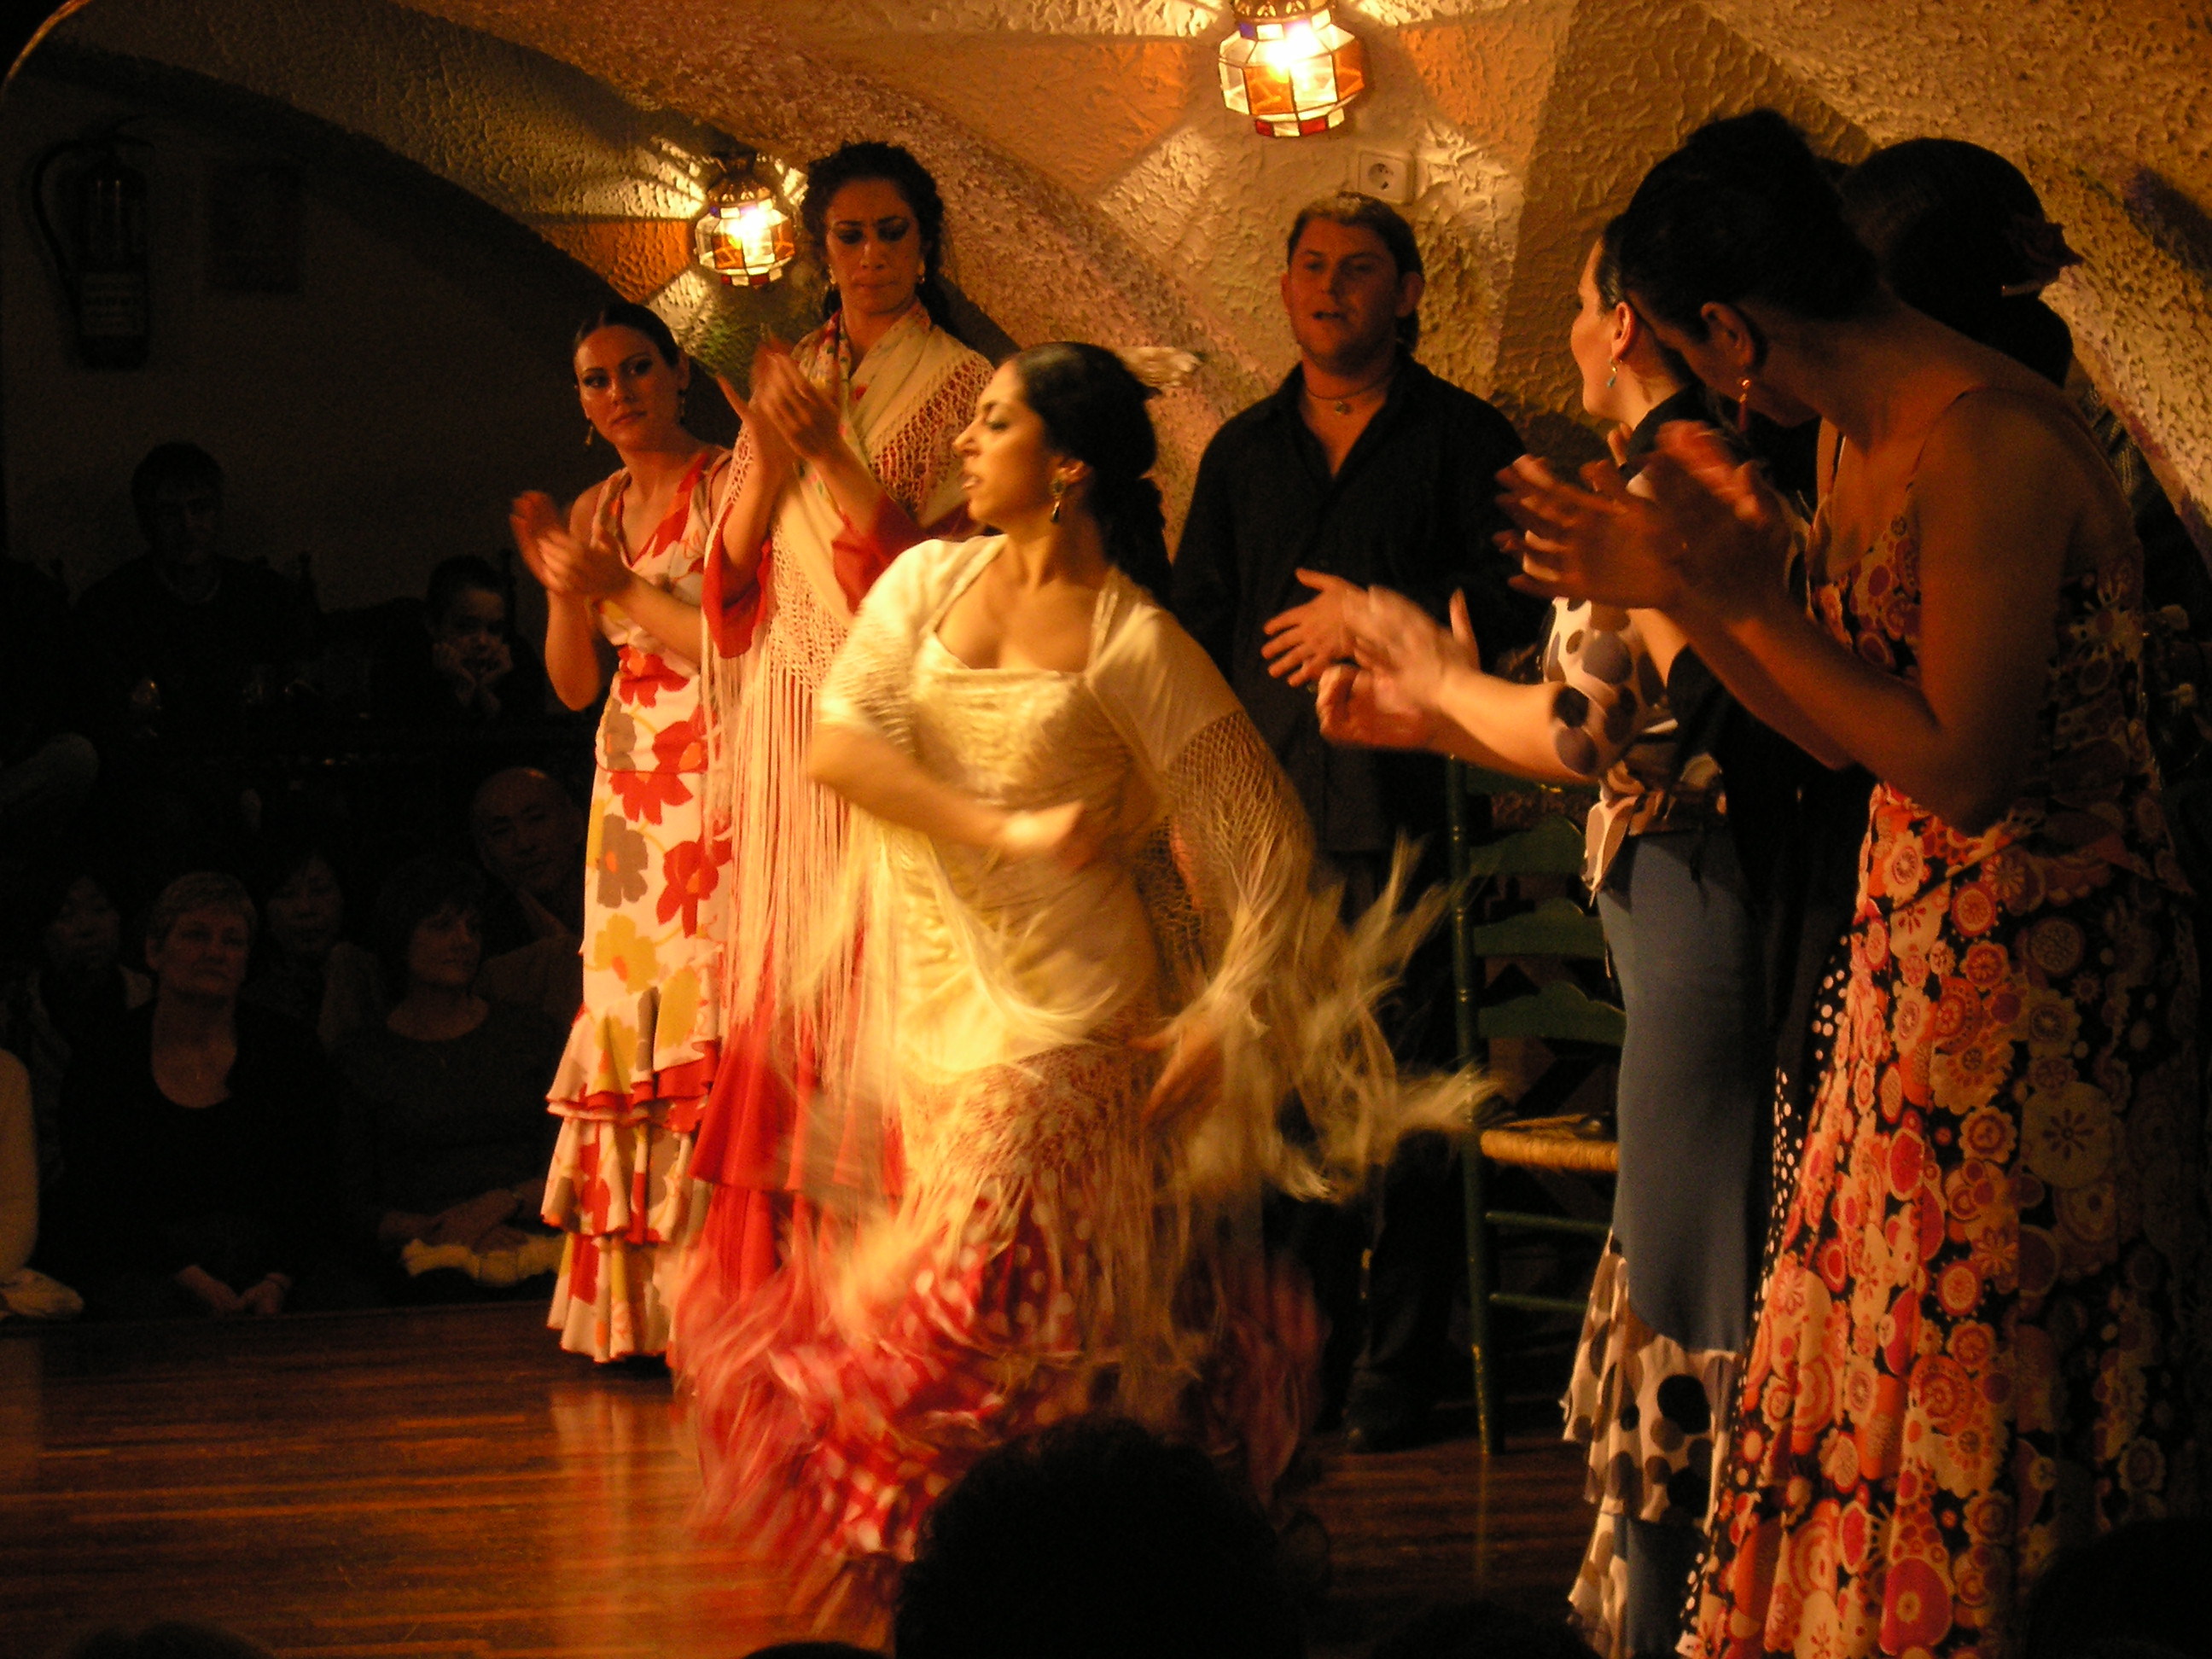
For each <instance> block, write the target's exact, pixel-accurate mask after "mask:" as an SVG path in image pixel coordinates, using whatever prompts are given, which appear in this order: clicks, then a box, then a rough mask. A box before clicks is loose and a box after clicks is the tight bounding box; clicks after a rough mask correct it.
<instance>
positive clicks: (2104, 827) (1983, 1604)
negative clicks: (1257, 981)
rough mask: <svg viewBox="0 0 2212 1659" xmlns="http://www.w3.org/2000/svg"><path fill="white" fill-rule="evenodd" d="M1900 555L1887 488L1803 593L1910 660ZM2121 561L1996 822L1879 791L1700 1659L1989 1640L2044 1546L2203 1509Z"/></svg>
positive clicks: (2154, 801) (2182, 1197)
mask: <svg viewBox="0 0 2212 1659" xmlns="http://www.w3.org/2000/svg"><path fill="white" fill-rule="evenodd" d="M1823 534H1824V525H1823V524H1816V526H1815V528H1814V540H1815V542H1816V543H1817V542H1818V541H1819V540H1820V538H1821V537H1822V535H1823ZM1918 559H1919V548H1918V536H1917V520H1916V516H1915V507H1914V503H1913V500H1912V497H1911V495H1910V493H1909V492H1908V495H1907V497H1906V501H1905V507H1904V508H1903V510H1902V511H1901V512H1900V513H1899V516H1898V517H1897V518H1896V520H1894V521H1893V523H1892V525H1891V526H1890V527H1889V529H1888V531H1887V533H1886V534H1884V535H1883V536H1881V538H1878V540H1877V542H1876V544H1875V548H1874V549H1873V550H1872V551H1871V552H1869V554H1868V555H1867V556H1866V557H1864V558H1863V559H1862V560H1861V561H1859V562H1857V564H1855V565H1852V566H1851V567H1850V568H1847V569H1845V570H1844V571H1842V572H1840V573H1839V574H1838V576H1837V577H1836V579H1835V580H1832V582H1830V583H1829V584H1828V585H1826V586H1823V587H1821V588H1820V589H1818V590H1816V592H1815V594H1814V603H1815V605H1816V608H1817V611H1818V614H1819V616H1820V619H1821V621H1822V622H1823V623H1825V625H1826V627H1827V629H1829V631H1831V632H1832V633H1833V634H1834V635H1836V636H1837V637H1838V639H1839V640H1842V641H1844V642H1845V643H1846V644H1847V645H1849V646H1850V647H1851V648H1853V649H1854V650H1856V651H1857V653H1859V655H1860V656H1861V657H1863V659H1866V660H1867V661H1869V662H1871V663H1874V664H1875V665H1877V666H1880V667H1881V668H1884V669H1886V670H1887V671H1891V672H1893V673H1896V674H1899V675H1902V676H1904V677H1905V678H1908V679H1910V678H1915V677H1916V675H1917V650H1918V645H1919V637H1920V580H1919V568H1918ZM2140 580H2141V562H2140V557H2139V555H2138V554H2137V552H2136V549H2135V547H2134V546H2133V544H2132V543H2130V544H2127V545H2124V546H2116V547H2114V548H2112V549H2111V550H2108V552H2107V553H2106V556H2103V557H2101V558H2100V559H2099V560H2098V561H2097V562H2096V563H2095V565H2094V568H2090V569H2088V570H2086V571H2081V572H2079V573H2076V574H2073V575H2070V576H2069V578H2068V579H2067V580H2066V581H2065V583H2064V585H2063V587H2062V589H2061V593H2060V599H2059V616H2058V649H2057V654H2056V656H2055V657H2054V659H2053V660H2052V663H2051V669H2050V674H2049V678H2048V681H2047V689H2046V691H2045V698H2044V703H2043V707H2042V709H2041V712H2040V715H2039V732H2040V742H2039V748H2038V753H2039V757H2040V758H2039V763H2037V764H2036V766H2035V767H2034V769H2033V775H2032V776H2031V777H2030V779H2029V781H2028V782H2027V786H2026V787H2025V788H2024V789H2023V791H2022V793H2021V796H2020V798H2019V799H2017V800H2016V801H2015V803H2014V805H2013V806H2012V808H2011V810H2010V811H2009V812H2008V814H2007V815H2006V817H2004V819H2003V820H2002V822H2000V823H1997V824H1996V825H1995V826H1993V827H1992V828H1990V829H1988V830H1986V831H1984V832H1983V833H1982V834H1980V835H1977V836H1966V835H1963V834H1960V832H1959V831H1957V830H1955V829H1953V828H1952V827H1951V826H1950V825H1949V824H1948V823H1945V822H1944V821H1943V820H1942V819H1941V818H1940V817H1937V816H1936V814H1935V813H1933V812H1931V811H1929V810H1928V809H1927V808H1925V807H1923V806H1921V805H1918V804H1917V803H1916V802H1914V801H1912V800H1910V799H1907V798H1906V797H1905V796H1904V795H1903V794H1901V793H1899V792H1898V791H1897V790H1896V789H1894V788H1893V787H1890V786H1888V785H1887V784H1882V785H1880V786H1878V787H1876V788H1875V792H1874V795H1873V799H1872V801H1871V804H1870V806H1869V823H1868V829H1867V836H1866V841H1865V843H1864V846H1863V850H1862V852H1861V854H1860V867H1859V896H1858V904H1857V915H1856V918H1855V920H1854V921H1853V924H1852V930H1851V933H1850V939H1849V943H1850V976H1849V980H1848V982H1847V985H1846V987H1845V989H1844V1005H1843V1007H1844V1012H1843V1020H1842V1024H1841V1025H1840V1026H1839V1028H1838V1030H1837V1032H1836V1035H1835V1047H1834V1050H1833V1053H1832V1058H1831V1060H1830V1062H1829V1067H1828V1070H1827V1071H1826V1074H1825V1075H1824V1076H1823V1077H1822V1078H1821V1079H1820V1083H1819V1085H1818V1090H1817V1092H1816V1095H1815V1097H1814V1104H1813V1108H1812V1113H1811V1118H1810V1122H1809V1126H1808V1132H1807V1135H1806V1141H1805V1149H1804V1159H1803V1164H1802V1170H1801V1172H1800V1176H1799V1179H1798V1183H1797V1188H1796V1195H1795V1197H1794V1199H1793V1200H1792V1201H1791V1203H1790V1208H1789V1210H1788V1212H1787V1214H1786V1216H1785V1218H1784V1222H1783V1227H1782V1232H1781V1236H1780V1237H1781V1244H1780V1249H1779V1250H1778V1254H1777V1255H1776V1257H1775V1259H1774V1261H1773V1264H1772V1267H1771V1273H1770V1277H1769V1279H1768V1281H1767V1285H1766V1287H1765V1301H1764V1306H1763V1309H1762V1311H1761V1314H1760V1317H1759V1325H1758V1329H1757V1331H1756V1333H1755V1334H1754V1336H1753V1346H1752V1351H1751V1354H1750V1358H1749V1360H1748V1362H1747V1364H1746V1366H1745V1369H1744V1373H1743V1383H1742V1388H1741V1394H1740V1395H1739V1398H1738V1402H1737V1407H1736V1413H1735V1436H1734V1444H1733V1449H1732V1452H1731V1455H1730V1457H1729V1464H1728V1465H1727V1467H1725V1468H1723V1471H1722V1472H1721V1474H1720V1478H1719V1480H1718V1481H1717V1498H1716V1510H1715V1515H1714V1519H1713V1526H1712V1537H1713V1548H1712V1553H1711V1559H1709V1560H1708V1561H1707V1563H1706V1565H1705V1572H1704V1577H1703V1579H1702V1583H1701V1587H1700V1591H1699V1595H1698V1597H1697V1600H1696V1604H1695V1606H1694V1607H1693V1612H1694V1613H1695V1617H1696V1625H1695V1632H1696V1634H1695V1645H1696V1650H1697V1651H1698V1652H1699V1653H1702V1654H1705V1655H1708V1656H1729V1659H1749V1656H1756V1655H1761V1654H1767V1653H1793V1654H1800V1655H1820V1656H1822V1659H1848V1656H1856V1655H1867V1654H1876V1653H1881V1654H1896V1655H1913V1656H1922V1655H1930V1656H1934V1655H1954V1656H1965V1655H1980V1656H1996V1655H1998V1654H2002V1653H2004V1652H2006V1651H2008V1649H2009V1647H2010V1646H2011V1645H2012V1644H2014V1643H2015V1641H2016V1638H2017V1635H2018V1632H2017V1631H2016V1630H2015V1629H2012V1628H2010V1625H2011V1621H2012V1620H2013V1619H2014V1617H2015V1608H2016V1607H2018V1606H2019V1605H2020V1598H2021V1595H2023V1594H2024V1592H2025V1591H2026V1589H2027V1587H2028V1585H2029V1584H2030V1583H2032V1582H2033V1579H2034V1577H2035V1576H2036V1575H2037V1573H2038V1572H2039V1571H2040V1570H2041V1569H2042V1567H2043V1566H2044V1565H2045V1563H2046V1562H2047V1561H2048V1560H2049V1559H2050V1558H2051V1554H2052V1553H2053V1552H2054V1551H2056V1550H2057V1549H2058V1548H2059V1547H2061V1546H2063V1545H2064V1544H2068V1543H2071V1542H2074V1541H2079V1540H2081V1539H2085V1538H2087V1537H2088V1536H2090V1535H2091V1534H2094V1533H2099V1532H2102V1531H2104V1530H2106V1529H2107V1528H2112V1527H2114V1526H2117V1525H2119V1524H2120V1523H2122V1522H2126V1521H2130V1520H2133V1519H2135V1518H2136V1517H2138V1516H2156V1515H2160V1514H2163V1513H2166V1511H2167V1509H2168V1506H2169V1505H2172V1506H2173V1507H2174V1508H2175V1509H2177V1510H2179V1509H2181V1508H2183V1507H2185V1505H2187V1504H2189V1503H2191V1501H2192V1500H2191V1497H2190V1492H2191V1473H2190V1470H2191V1464H2192V1462H2194V1459H2195V1455H2196V1453H2197V1447H2198V1444H2199V1438H2198V1431H2197V1429H2196V1428H2195V1426H2194V1420H2193V1418H2192V1412H2191V1407H2192V1402H2191V1400H2190V1399H2189V1397H2188V1393H2189V1384H2190V1367H2191V1358H2192V1353H2193V1343H2192V1338H2193V1336H2194V1334H2195V1333H2194V1331H2193V1329H2192V1328H2193V1326H2194V1325H2195V1324H2196V1322H2197V1314H2196V1310H2194V1309H2193V1308H2192V1307H2191V1306H2189V1305H2186V1304H2188V1303H2189V1302H2190V1300H2191V1298H2193V1297H2196V1296H2197V1294H2198V1293H2199V1291H2198V1284H2199V1279H2198V1276H2199V1274H2200V1273H2201V1272H2202V1265H2201V1264H2202V1261H2203V1245H2204V1238H2205V1216H2204V1188H2203V1169H2202V1163H2201V1159H2202V1153H2203V1146H2202V1134H2203V1115H2204V1108H2203V1097H2202V1094H2201V1091H2200V1089H2199V1085H2198V1073H2197V1058H2196V1027H2197V988H2198V987H2197V954H2196V948H2195V945H2194V943H2193V941H2192V937H2191V925H2190V921H2189V919H2188V916H2187V915H2186V894H2187V889H2186V884H2185V882H2184V880H2183V878H2182V876H2181V873H2180V871H2179V866H2177V865H2176V863H2175V861H2174V857H2173V853H2172V843H2171V841H2170V840H2169V838H2168V836H2167V833H2166V826H2165V823H2164V820H2163V817H2162V816H2161V814H2160V809H2159V804H2158V798H2157V793H2156V787H2157V776H2156V772H2155V769H2154V764H2153V763H2152V761H2151V758H2150V753H2149V750H2148V744H2147V741H2146V738H2145V730H2144V723H2143V715H2144V702H2143V690H2142V658H2141V638H2142V635H2141V626H2140V620H2139V613H2138V609H2137V606H2138V589H2139V586H2140ZM2197 1407H2198V1409H2200V1410H2201V1409H2202V1402H2197Z"/></svg>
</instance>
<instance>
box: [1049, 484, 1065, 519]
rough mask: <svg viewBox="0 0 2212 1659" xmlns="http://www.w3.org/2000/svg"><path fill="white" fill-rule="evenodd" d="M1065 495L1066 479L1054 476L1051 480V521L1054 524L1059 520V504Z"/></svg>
mask: <svg viewBox="0 0 2212 1659" xmlns="http://www.w3.org/2000/svg"><path fill="white" fill-rule="evenodd" d="M1066 495H1067V480H1066V479H1065V478H1054V480H1053V481H1052V521H1053V523H1054V524H1058V523H1059V522H1060V502H1061V501H1062V500H1063V499H1065V498H1066Z"/></svg>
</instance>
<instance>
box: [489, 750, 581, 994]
mask: <svg viewBox="0 0 2212 1659" xmlns="http://www.w3.org/2000/svg"><path fill="white" fill-rule="evenodd" d="M469 827H470V829H471V831H472V832H473V834H474V836H475V839H476V848H477V858H478V859H479V860H481V861H482V862H483V867H484V868H485V869H486V870H488V871H489V872H491V874H492V877H493V878H494V879H495V881H496V882H497V883H498V884H499V886H498V890H497V891H495V893H494V894H493V895H492V896H491V898H490V900H489V902H487V903H486V905H485V907H484V933H483V945H484V957H485V960H484V968H483V980H482V981H481V983H480V984H479V986H478V987H477V988H478V989H480V990H481V991H483V994H485V995H486V996H489V997H490V998H492V999H493V1000H495V1001H501V1002H518V1003H528V1004H530V1005H531V1006H533V1007H538V1008H543V1009H544V1011H545V1012H547V1013H549V1014H551V1015H552V1016H553V1017H554V1018H556V1019H560V1020H562V1021H567V1020H569V1019H573V1018H574V1017H575V1012H576V1009H577V1007H578V1006H579V1005H580V1004H581V1003H582V1001H583V1000H584V964H583V958H582V957H581V956H580V954H579V953H580V951H581V950H582V948H583V932H584V815H583V814H582V813H581V812H580V811H577V810H576V803H575V802H574V800H573V799H570V798H569V795H568V791H567V790H565V789H563V788H562V787H561V786H560V785H559V784H558V783H556V781H554V780H553V779H552V778H550V777H549V776H548V775H546V774H544V773H543V772H541V771H539V770H538V769H536V768H535V767H529V766H511V767H509V768H507V769H506V770H505V771H502V772H495V773H493V774H492V775H491V776H490V777H489V778H486V779H485V780H484V781H483V785H482V786H481V787H479V788H478V789H477V793H476V799H474V800H473V801H472V802H471V804H470V807H469Z"/></svg>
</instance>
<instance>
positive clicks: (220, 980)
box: [60, 873, 344, 1317]
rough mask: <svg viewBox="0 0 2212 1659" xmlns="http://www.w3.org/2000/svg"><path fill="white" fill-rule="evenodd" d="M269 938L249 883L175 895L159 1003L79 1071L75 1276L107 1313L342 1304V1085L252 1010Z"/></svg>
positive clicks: (71, 1129)
mask: <svg viewBox="0 0 2212 1659" xmlns="http://www.w3.org/2000/svg"><path fill="white" fill-rule="evenodd" d="M254 925H255V916H254V909H253V901H252V899H250V898H248V897H247V896H246V889H245V887H244V886H243V885H241V884H240V883H239V882H238V881H236V880H235V879H234V878H231V877H229V876H224V875H216V874H210V873H201V874H195V875H189V876H180V877H179V878H177V879H176V880H175V881H173V882H171V883H170V884H169V885H168V886H167V888H165V889H164V890H162V892H161V896H160V897H159V898H158V899H156V900H155V902H154V907H153V909H152V911H151V913H150V914H149V915H148V917H147V920H146V963H147V965H148V966H149V968H151V969H153V970H154V981H155V988H154V1000H153V1001H152V1002H151V1003H150V1004H149V1005H148V1006H145V1007H143V1008H140V1009H137V1010H136V1011H134V1012H131V1013H130V1014H128V1015H126V1016H125V1018H124V1019H123V1020H122V1022H121V1023H120V1024H118V1026H117V1028H116V1029H115V1030H114V1032H113V1033H112V1035H111V1036H109V1037H108V1038H107V1039H106V1040H105V1041H103V1042H99V1043H97V1044H94V1045H92V1046H90V1047H88V1048H85V1049H82V1050H81V1051H80V1052H79V1053H78V1054H76V1056H75V1058H74V1059H73V1060H72V1061H71V1063H70V1072H69V1078H68V1080H67V1082H66V1084H65V1085H64V1089H63V1095H62V1147H63V1158H64V1174H63V1182H62V1202H61V1206H60V1207H61V1209H62V1211H63V1219H64V1222H65V1225H66V1228H67V1233H68V1237H67V1249H66V1251H65V1252H64V1256H63V1260H64V1262H65V1263H66V1264H68V1267H69V1268H70V1271H73V1272H75V1273H76V1275H77V1276H78V1277H77V1282H78V1283H79V1284H80V1285H82V1287H83V1289H84V1291H85V1299H86V1301H87V1303H88V1304H89V1305H90V1307H91V1309H92V1310H93V1311H94V1313H95V1314H102V1315H106V1316H122V1317H131V1316H139V1317H162V1316H175V1315H189V1314H212V1315H214V1316H217V1317H224V1316H231V1315H236V1314H252V1315H259V1316H265V1315H270V1314H275V1313H277V1312H280V1311H282V1310H283V1308H284V1307H285V1305H286V1304H287V1303H288V1302H290V1301H295V1300H305V1301H307V1302H309V1303H312V1304H320V1305H328V1304H330V1302H331V1301H333V1300H342V1299H343V1295H344V1292H343V1289H342V1288H341V1286H342V1274H341V1273H339V1271H338V1264H337V1252H336V1250H335V1249H333V1248H332V1246H333V1244H334V1243H335V1240H336V1237H337V1230H338V1225H339V1222H340V1210H339V1200H338V1189H337V1170H336V1160H335V1155H334V1151H333V1148H334V1130H335V1124H336V1117H337V1112H336V1092H337V1082H336V1079H334V1078H333V1077H332V1075H331V1072H330V1069H329V1067H328V1066H327V1065H326V1064H325V1061H324V1059H323V1055H322V1051H321V1049H320V1048H319V1047H318V1046H317V1045H316V1042H315V1039H314V1036H313V1034H312V1033H311V1032H309V1031H307V1030H305V1029H304V1028H302V1027H301V1026H300V1025H298V1024H295V1023H294V1022H293V1021H291V1020H289V1019H286V1018H284V1017H283V1015H281V1014H274V1013H270V1012H269V1011H268V1010H266V1009H264V1008H258V1007H255V1006H252V1005H251V1004H241V1003H240V1001H239V995H238V993H239V987H240V986H241V985H242V984H243V983H244V982H245V979H246V956H247V953H248V952H249V951H251V950H252V944H253V930H254ZM310 1279H313V1280H315V1281H317V1282H315V1283H313V1284H312V1285H311V1284H310V1282H309V1281H310ZM295 1285H298V1286H299V1288H300V1291H301V1297H297V1298H295V1297H294V1294H293V1292H294V1289H295Z"/></svg>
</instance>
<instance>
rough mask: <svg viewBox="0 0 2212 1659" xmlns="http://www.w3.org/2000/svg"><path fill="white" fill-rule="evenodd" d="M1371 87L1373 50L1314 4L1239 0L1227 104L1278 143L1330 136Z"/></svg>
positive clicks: (1227, 68) (1226, 50)
mask: <svg viewBox="0 0 2212 1659" xmlns="http://www.w3.org/2000/svg"><path fill="white" fill-rule="evenodd" d="M1366 88H1367V52H1366V49H1365V48H1364V47H1363V46H1361V45H1360V44H1359V41H1358V37H1357V36H1354V35H1352V34H1350V33H1346V31H1345V30H1344V29H1343V28H1342V27H1339V25H1338V24H1337V22H1336V20H1335V19H1334V18H1333V17H1332V16H1330V15H1329V9H1328V6H1327V5H1325V4H1322V5H1316V4H1314V3H1313V0H1237V33H1234V34H1232V35H1231V36H1230V37H1229V38H1228V39H1227V40H1224V41H1223V42H1222V43H1221V99H1222V101H1223V102H1224V103H1225V104H1227V105H1228V106H1229V107H1230V108H1231V109H1233V110H1235V111H1236V112H1237V113H1238V114H1239V115H1246V116H1249V117H1250V118H1251V119H1252V125H1253V127H1254V128H1255V130H1256V131H1260V132H1261V133H1264V134H1266V135H1267V137H1271V138H1297V137H1302V136H1304V135H1305V134H1308V133H1315V132H1327V131H1328V130H1329V129H1330V128H1331V127H1334V126H1340V125H1342V124H1343V121H1344V110H1345V106H1346V105H1347V104H1349V103H1350V102H1351V101H1352V100H1353V99H1355V98H1357V97H1358V95H1359V94H1361V93H1362V92H1364V91H1365V90H1366Z"/></svg>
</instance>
